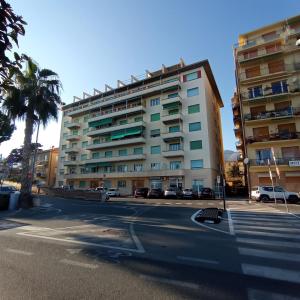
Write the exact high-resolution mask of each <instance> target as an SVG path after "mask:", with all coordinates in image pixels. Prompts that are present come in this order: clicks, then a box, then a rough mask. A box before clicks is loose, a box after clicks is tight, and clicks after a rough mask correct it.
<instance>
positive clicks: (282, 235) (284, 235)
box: [235, 229, 300, 240]
mask: <svg viewBox="0 0 300 300" xmlns="http://www.w3.org/2000/svg"><path fill="white" fill-rule="evenodd" d="M235 233H240V234H245V235H263V236H267V237H271V236H274V237H282V238H291V239H297V240H300V236H299V235H296V234H288V233H277V232H261V231H250V230H238V229H237V230H235Z"/></svg>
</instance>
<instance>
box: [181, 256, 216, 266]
mask: <svg viewBox="0 0 300 300" xmlns="http://www.w3.org/2000/svg"><path fill="white" fill-rule="evenodd" d="M177 259H180V260H185V261H191V262H198V263H206V264H214V265H217V264H219V262H218V261H216V260H211V259H202V258H196V257H188V256H177Z"/></svg>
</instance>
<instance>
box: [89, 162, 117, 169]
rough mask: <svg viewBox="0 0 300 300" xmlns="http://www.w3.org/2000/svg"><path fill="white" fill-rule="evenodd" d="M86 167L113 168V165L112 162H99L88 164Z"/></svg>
mask: <svg viewBox="0 0 300 300" xmlns="http://www.w3.org/2000/svg"><path fill="white" fill-rule="evenodd" d="M85 165H86V167H89V168H96V167H111V166H112V164H111V163H110V162H98V163H90V164H89V163H87V164H85Z"/></svg>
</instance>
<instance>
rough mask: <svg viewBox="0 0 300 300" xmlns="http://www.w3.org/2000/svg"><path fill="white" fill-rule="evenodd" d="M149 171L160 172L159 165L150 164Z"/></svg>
mask: <svg viewBox="0 0 300 300" xmlns="http://www.w3.org/2000/svg"><path fill="white" fill-rule="evenodd" d="M150 166H151V170H160V163H151V165H150Z"/></svg>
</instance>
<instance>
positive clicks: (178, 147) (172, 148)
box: [169, 143, 181, 151]
mask: <svg viewBox="0 0 300 300" xmlns="http://www.w3.org/2000/svg"><path fill="white" fill-rule="evenodd" d="M178 150H181V145H180V143H175V144H169V151H178Z"/></svg>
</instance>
